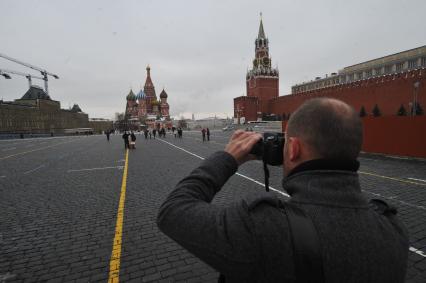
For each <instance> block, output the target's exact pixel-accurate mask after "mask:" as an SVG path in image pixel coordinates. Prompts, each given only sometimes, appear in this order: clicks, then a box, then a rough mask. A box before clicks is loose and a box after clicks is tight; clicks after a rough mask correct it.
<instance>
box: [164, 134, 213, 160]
mask: <svg viewBox="0 0 426 283" xmlns="http://www.w3.org/2000/svg"><path fill="white" fill-rule="evenodd" d="M158 140H159V141H162V142H164V143H167V144H169V145H171V146H173V147H176V148H177V149H180V150H182V151H184V152H186V153H188V154H191V155H192V156H195V157H197V158H199V159H201V160H204V159H205V158H204V157H201V156H199V155H196V154H195V153H192V152H190V151H187V150H186V149H184V148H181V147H179V146H176V145H174V144H172V143H169V142H166V141H165V140H162V139H158Z"/></svg>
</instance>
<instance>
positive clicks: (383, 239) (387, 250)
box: [249, 170, 408, 282]
mask: <svg viewBox="0 0 426 283" xmlns="http://www.w3.org/2000/svg"><path fill="white" fill-rule="evenodd" d="M306 184H310V185H309V186H306ZM284 186H285V188H286V190H287V191H288V192H289V194H290V195H291V196H292V198H291V200H290V201H289V202H290V203H292V204H295V205H297V206H298V207H300V208H301V209H302V210H303V211H304V212H305V213H306V214H307V215H308V216H309V217H310V218H311V219H312V221H313V223H314V226H315V228H316V230H317V234H318V237H319V240H320V243H321V244H320V246H321V247H320V248H321V251H322V252H321V253H322V262H323V270H324V281H325V282H404V277H405V264H406V259H407V252H408V242H407V238H408V237H407V233H406V231H405V228H404V226H403V225H402V224H401V223H399V222H398V220H397V219H396V217H395V216H394V215H392V214H389V215H387V216H385V215H383V214H381V213H378V212H376V211H374V210H373V209H372V208H371V207H370V206H369V204H368V202H367V200H366V199H365V197H364V196H363V195H362V193H361V191H360V188H359V183H358V176H357V174H356V173H349V172H343V171H340V172H338V171H326V170H324V171H305V172H302V173H299V174H296V175H294V176H292V177H291V178H289V179H288V180H286V181H285V182H284ZM253 203H254V205H253V204H249V207H252V208H251V210H252V213H251V215H252V218H253V223H254V226H255V227H256V228H255V230H256V231H264V232H260V233H259V242H260V246H261V248H260V249H261V250H262V253H263V255H264V270H265V275H266V278H265V279H266V281H269V282H273V281H278V280H283V279H284V280H285V278H286V279H289V280H290V281H291V278H289V276H290V277H293V276H294V264H293V262H294V258H293V245H292V243H291V236H290V232H289V227H288V226H289V225H288V222H287V218H286V215H285V214H284V210H283V209H280V208H276V201H275V200H273V198H271V196H268V197H267V198H266V199H264V200H263V201H262V200H259V199H256V200H254V201H253ZM283 205H287V204H286V203H285V202H279V205H278V206H283Z"/></svg>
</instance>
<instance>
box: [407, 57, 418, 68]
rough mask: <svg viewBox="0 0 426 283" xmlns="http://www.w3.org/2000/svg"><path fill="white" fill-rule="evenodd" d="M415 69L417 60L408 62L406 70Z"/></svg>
mask: <svg viewBox="0 0 426 283" xmlns="http://www.w3.org/2000/svg"><path fill="white" fill-rule="evenodd" d="M414 68H417V59H413V60H410V61H408V69H414Z"/></svg>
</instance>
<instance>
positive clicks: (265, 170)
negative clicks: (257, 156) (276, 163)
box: [263, 158, 269, 192]
mask: <svg viewBox="0 0 426 283" xmlns="http://www.w3.org/2000/svg"><path fill="white" fill-rule="evenodd" d="M263 173H264V174H265V189H266V191H267V192H269V169H268V165H267V163H266V160H265V158H263Z"/></svg>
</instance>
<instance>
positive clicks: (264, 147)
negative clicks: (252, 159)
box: [250, 133, 285, 166]
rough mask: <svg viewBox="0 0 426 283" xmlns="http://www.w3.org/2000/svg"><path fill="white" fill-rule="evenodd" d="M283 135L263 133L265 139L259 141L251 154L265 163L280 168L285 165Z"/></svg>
mask: <svg viewBox="0 0 426 283" xmlns="http://www.w3.org/2000/svg"><path fill="white" fill-rule="evenodd" d="M284 141H285V138H284V134H283V133H263V139H261V140H259V141H258V142H257V143H256V144H255V145H254V146H253V148H252V149H251V151H250V154H254V155H256V157H257V158H258V159H261V160H263V162H264V163H266V164H269V165H272V166H279V165H282V164H283V149H284Z"/></svg>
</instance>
